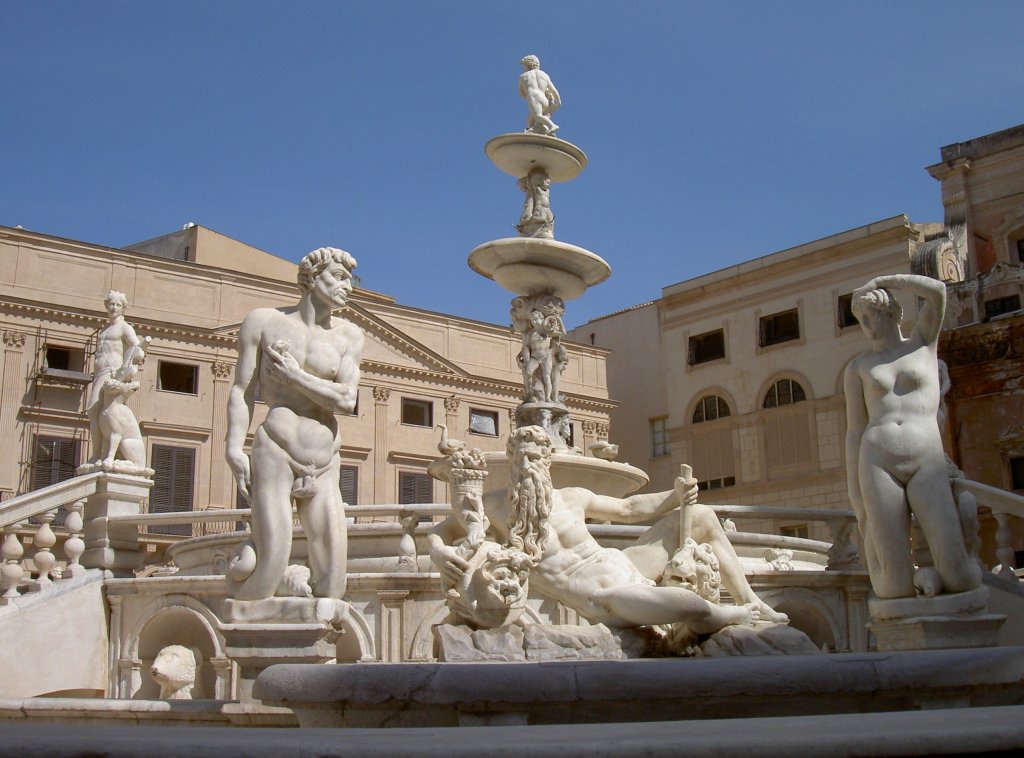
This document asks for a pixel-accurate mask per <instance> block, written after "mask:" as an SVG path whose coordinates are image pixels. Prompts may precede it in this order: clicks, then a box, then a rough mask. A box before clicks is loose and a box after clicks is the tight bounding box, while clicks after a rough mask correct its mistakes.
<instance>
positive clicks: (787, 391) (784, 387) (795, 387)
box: [764, 379, 807, 408]
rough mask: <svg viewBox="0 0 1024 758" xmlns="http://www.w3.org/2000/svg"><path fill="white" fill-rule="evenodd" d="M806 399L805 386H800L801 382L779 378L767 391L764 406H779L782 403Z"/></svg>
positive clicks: (787, 403) (790, 403)
mask: <svg viewBox="0 0 1024 758" xmlns="http://www.w3.org/2000/svg"><path fill="white" fill-rule="evenodd" d="M806 399H807V395H806V394H804V388H803V387H801V386H800V382H794V381H793V380H792V379H779V381H777V382H775V384H773V385H772V386H771V389H769V390H768V392H766V393H765V396H764V407H765V408H778V407H779V406H780V405H792V404H793V403H799V402H800V401H802V400H806Z"/></svg>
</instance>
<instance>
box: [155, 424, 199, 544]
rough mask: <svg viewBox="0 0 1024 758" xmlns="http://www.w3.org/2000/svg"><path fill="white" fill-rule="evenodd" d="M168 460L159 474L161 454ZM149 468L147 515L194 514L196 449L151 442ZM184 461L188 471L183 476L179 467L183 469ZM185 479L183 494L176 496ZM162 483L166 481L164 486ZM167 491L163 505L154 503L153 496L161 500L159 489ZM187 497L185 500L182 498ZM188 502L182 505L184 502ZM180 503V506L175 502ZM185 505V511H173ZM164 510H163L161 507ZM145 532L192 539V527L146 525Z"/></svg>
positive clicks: (181, 508)
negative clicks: (151, 469)
mask: <svg viewBox="0 0 1024 758" xmlns="http://www.w3.org/2000/svg"><path fill="white" fill-rule="evenodd" d="M165 450H166V451H169V452H168V453H166V454H167V455H169V456H170V468H169V470H167V471H164V470H162V468H161V465H160V464H161V462H162V461H161V460H160V457H161V456H162V455H164V454H165V453H164V452H163V451H165ZM149 459H150V461H151V466H152V467H153V470H154V473H153V489H152V490H150V496H149V507H148V512H149V513H184V512H186V511H190V510H195V503H196V494H197V493H196V490H197V488H196V474H197V473H198V471H199V449H198V448H196V447H192V446H190V445H173V444H167V443H164V442H154V443H153V444H152V445H151V447H150V456H149ZM186 459H188V466H189V469H190V471H189V472H188V473H187V474H183V473H182V472H180V471H179V466H180V465H184V464H185V462H186ZM186 477H187V482H188V486H187V493H180V492H179V491H178V488H179V486H180V485H181V483H182V482H184V481H185V480H186ZM165 479H169V481H167V482H165V481H164V480H165ZM165 486H166V487H167V494H166V501H165V502H158V501H157V496H158V495H161V496H163V493H162V492H161V488H162V487H165ZM184 494H187V497H183V495H184ZM185 500H187V501H188V502H187V503H185V502H184V501H185ZM179 501H180V502H179ZM179 505H187V506H188V507H177V506H179ZM165 506H166V507H165ZM148 530H149V532H150V533H152V534H167V535H178V536H184V537H190V536H192V524H150V525H149V527H148Z"/></svg>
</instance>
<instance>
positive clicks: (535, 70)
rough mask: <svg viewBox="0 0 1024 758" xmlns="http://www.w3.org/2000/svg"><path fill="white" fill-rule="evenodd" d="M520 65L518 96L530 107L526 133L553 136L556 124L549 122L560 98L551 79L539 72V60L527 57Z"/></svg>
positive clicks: (534, 57) (531, 56)
mask: <svg viewBox="0 0 1024 758" xmlns="http://www.w3.org/2000/svg"><path fill="white" fill-rule="evenodd" d="M521 63H522V64H523V73H521V74H520V75H519V96H520V97H522V98H523V99H524V100H526V103H527V105H529V107H530V115H529V117H528V118H527V119H526V131H528V132H534V133H535V134H548V135H550V134H554V133H555V132H556V131H558V124H556V123H555V122H554V121H552V120H551V114H552V113H554V112H555V111H556V110H558V109H559V107H561V105H562V98H561V96H559V94H558V90H557V89H555V85H554V83H553V82H552V81H551V77H550V76H548V75H547V74H545V73H544V72H543V71H541V70H540V59H539V58H538V57H537V56H536V55H527V56H526V57H525V58H523V60H522V61H521Z"/></svg>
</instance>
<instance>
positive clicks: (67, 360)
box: [43, 345, 85, 373]
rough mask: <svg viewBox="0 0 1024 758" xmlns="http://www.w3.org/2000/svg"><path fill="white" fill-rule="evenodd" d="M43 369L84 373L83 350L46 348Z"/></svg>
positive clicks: (52, 346)
mask: <svg viewBox="0 0 1024 758" xmlns="http://www.w3.org/2000/svg"><path fill="white" fill-rule="evenodd" d="M43 368H44V369H47V370H49V369H56V370H58V371H77V372H79V373H81V372H83V371H85V350H83V349H82V348H79V347H61V346H59V345H47V346H46V362H45V363H44V364H43Z"/></svg>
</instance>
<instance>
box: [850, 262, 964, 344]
mask: <svg viewBox="0 0 1024 758" xmlns="http://www.w3.org/2000/svg"><path fill="white" fill-rule="evenodd" d="M870 283H873V284H874V286H875V287H881V288H883V289H888V290H905V291H907V292H912V293H914V294H915V295H917V296H918V297H920V298H922V299H923V300H924V305H923V306H922V307H921V312H920V313H919V314H918V317H917V324H916V325H915V326H914V336H916V337H917V338H918V339H919V340H920V341H921V342H922V343H923V344H926V345H936V344H937V343H938V340H939V332H941V331H942V319H943V318H944V317H945V315H946V285H945V284H943V283H942V282H940V281H939V280H938V279H932V278H931V277H930V276H918V275H917V274H889V275H886V276H878V277H875V278H874V279H872V280H871V282H869V284H870Z"/></svg>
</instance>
